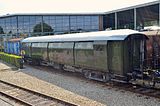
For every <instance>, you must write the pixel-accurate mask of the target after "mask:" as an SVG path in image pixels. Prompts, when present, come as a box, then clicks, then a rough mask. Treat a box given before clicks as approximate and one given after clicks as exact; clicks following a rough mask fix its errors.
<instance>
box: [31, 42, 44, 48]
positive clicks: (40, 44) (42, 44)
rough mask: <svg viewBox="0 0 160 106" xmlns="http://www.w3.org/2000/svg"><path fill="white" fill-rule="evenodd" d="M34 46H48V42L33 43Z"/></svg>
mask: <svg viewBox="0 0 160 106" xmlns="http://www.w3.org/2000/svg"><path fill="white" fill-rule="evenodd" d="M32 47H37V48H47V43H32Z"/></svg>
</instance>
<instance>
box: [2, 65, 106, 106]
mask: <svg viewBox="0 0 160 106" xmlns="http://www.w3.org/2000/svg"><path fill="white" fill-rule="evenodd" d="M0 66H2V67H0V70H1V71H0V80H3V81H6V82H10V83H13V84H16V85H18V86H22V87H25V88H27V89H32V90H35V91H37V92H41V93H43V94H46V95H49V96H52V97H55V98H57V99H62V100H64V101H67V102H70V103H73V104H76V105H80V106H104V104H102V103H100V102H97V101H95V100H92V99H89V98H87V97H84V96H80V95H78V94H76V93H74V92H71V91H69V90H66V89H64V88H62V87H59V86H57V85H54V84H51V83H48V82H46V81H43V80H42V79H39V78H36V77H34V76H31V75H28V74H26V73H24V72H22V70H19V71H17V70H16V71H12V70H4V69H7V68H8V67H10V66H7V65H5V64H3V63H2V62H0ZM46 77H47V76H46Z"/></svg>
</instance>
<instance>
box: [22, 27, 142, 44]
mask: <svg viewBox="0 0 160 106" xmlns="http://www.w3.org/2000/svg"><path fill="white" fill-rule="evenodd" d="M132 34H142V33H140V32H138V31H134V30H130V29H121V30H112V31H98V32H87V33H76V34H66V35H65V34H64V35H51V36H40V37H29V38H26V39H24V40H22V42H63V41H101V40H102V41H107V40H125V39H126V38H127V37H128V36H129V35H132Z"/></svg>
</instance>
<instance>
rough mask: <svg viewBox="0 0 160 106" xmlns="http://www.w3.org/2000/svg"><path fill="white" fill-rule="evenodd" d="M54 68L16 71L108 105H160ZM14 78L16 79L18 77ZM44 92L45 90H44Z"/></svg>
mask: <svg viewBox="0 0 160 106" xmlns="http://www.w3.org/2000/svg"><path fill="white" fill-rule="evenodd" d="M52 70H53V71H52ZM52 70H50V71H46V70H45V69H44V70H42V69H35V68H32V67H30V66H25V69H22V70H19V71H14V72H15V73H23V74H26V75H29V76H32V77H34V78H36V79H39V80H41V81H45V82H47V83H50V84H52V85H56V86H58V87H60V88H63V89H65V90H67V91H70V92H72V93H74V94H77V95H80V96H82V97H86V98H88V99H89V100H93V101H97V103H101V104H105V105H107V106H160V100H159V99H156V98H152V97H147V96H143V95H140V94H135V93H132V92H129V91H123V90H119V89H117V88H111V87H109V86H105V85H103V84H99V83H96V82H93V81H90V80H87V79H85V78H82V77H77V76H76V75H72V73H71V72H70V73H69V72H68V73H67V74H63V73H62V72H56V71H58V70H55V69H52ZM3 73H4V72H3ZM1 76H2V75H1V73H0V78H1ZM22 77H23V76H22ZM25 78H26V77H24V79H25ZM3 79H12V78H3ZM14 79H16V77H15V78H14ZM26 79H27V78H26ZM30 80H32V79H30ZM20 82H21V81H20ZM21 83H22V82H21ZM24 83H25V82H24ZM33 86H36V85H33ZM39 86H41V85H38V84H37V87H39ZM42 86H44V85H42ZM42 92H45V91H44V90H42ZM95 105H96V102H95ZM90 106H92V105H90Z"/></svg>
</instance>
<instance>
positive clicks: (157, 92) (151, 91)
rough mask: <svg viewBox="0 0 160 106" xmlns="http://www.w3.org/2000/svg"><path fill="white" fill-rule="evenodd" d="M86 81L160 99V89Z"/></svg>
mask: <svg viewBox="0 0 160 106" xmlns="http://www.w3.org/2000/svg"><path fill="white" fill-rule="evenodd" d="M28 66H30V67H33V68H36V69H40V70H45V71H48V72H50V73H52V74H53V73H54V72H53V71H54V70H53V68H50V67H46V66H32V65H28ZM55 70H56V72H57V73H60V74H65V75H68V76H71V77H78V78H81V79H86V78H85V77H83V76H81V75H80V74H79V73H74V74H73V73H72V74H70V72H64V71H59V70H58V69H55ZM86 80H87V81H89V82H90V83H97V84H100V86H103V87H108V88H109V89H115V88H116V90H119V91H122V92H125V91H130V92H133V93H136V94H140V95H138V96H142V95H144V96H148V97H146V98H149V97H155V98H158V99H160V89H156V88H149V87H143V86H141V85H137V84H135V85H133V84H130V83H119V82H109V83H103V82H99V81H95V80H88V79H86Z"/></svg>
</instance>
